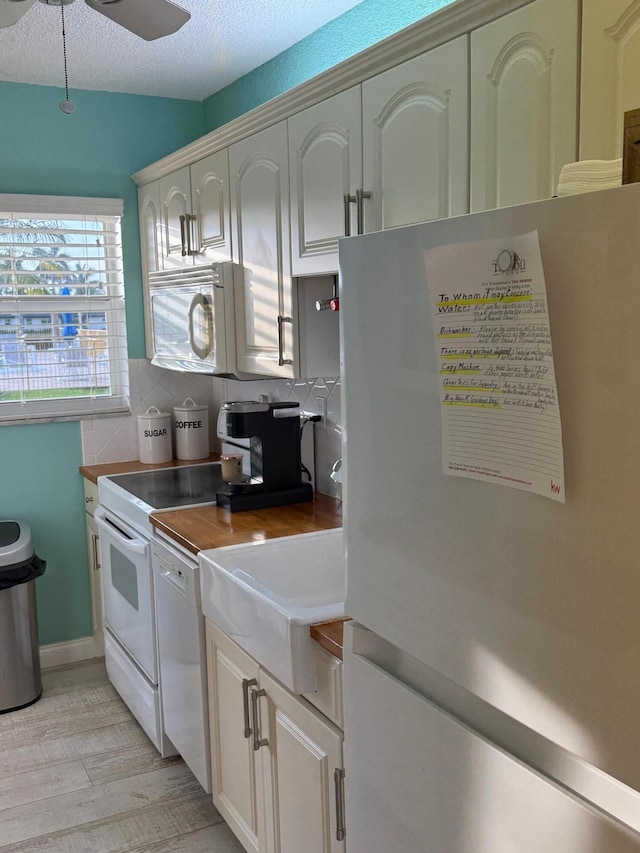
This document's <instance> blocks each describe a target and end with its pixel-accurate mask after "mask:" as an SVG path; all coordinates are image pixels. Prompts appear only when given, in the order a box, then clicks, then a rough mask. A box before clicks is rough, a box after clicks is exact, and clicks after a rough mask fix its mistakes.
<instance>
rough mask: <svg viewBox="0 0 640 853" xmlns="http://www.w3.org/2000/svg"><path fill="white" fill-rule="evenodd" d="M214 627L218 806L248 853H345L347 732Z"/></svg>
mask: <svg viewBox="0 0 640 853" xmlns="http://www.w3.org/2000/svg"><path fill="white" fill-rule="evenodd" d="M206 628H207V673H208V681H209V709H210V710H209V712H210V715H211V720H210V725H211V764H212V775H213V779H212V797H213V802H214V805H215V806H216V808H217V809H218V810H219V812H220V814H221V815H222V816H223V817H224V819H225V820H226V822H227V823H228V825H229V827H230V828H231V829H232V830H233V832H234V833H235V835H236V836H237V838H238V839H239V840H240V842H241V843H242V844H243V845H244V847H245V849H246V850H247V851H258V853H302V851H304V853H344V851H345V849H346V848H345V840H344V835H345V832H344V808H343V802H344V799H343V790H342V786H343V778H344V772H343V766H342V732H341V731H340V730H339V729H338V728H337V727H336V726H334V725H333V724H332V723H330V722H329V721H328V720H326V719H325V718H324V717H323V716H322V715H321V714H320V713H318V712H317V711H316V710H315V709H314V708H312V707H311V706H310V705H309V703H308V702H307V701H306V700H304V699H302V698H301V697H299V696H296V695H294V694H293V693H290V692H289V691H288V690H287V689H286V688H284V687H283V686H282V685H281V684H280V683H279V682H277V681H275V680H274V679H273V678H272V677H271V676H270V675H269V674H268V673H267V672H265V671H264V670H263V669H261V668H260V667H259V665H258V664H257V663H256V662H255V661H254V660H253V659H252V658H251V657H250V656H249V655H247V654H246V653H245V652H244V651H243V650H242V649H241V648H240V647H239V646H238V645H237V644H236V643H235V642H233V640H231V639H229V637H227V636H226V634H224V633H223V632H222V631H220V630H219V629H218V628H217V627H216V626H215V625H214V624H212V623H211V622H210V621H208V620H207V623H206Z"/></svg>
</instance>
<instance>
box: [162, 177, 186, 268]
mask: <svg viewBox="0 0 640 853" xmlns="http://www.w3.org/2000/svg"><path fill="white" fill-rule="evenodd" d="M159 184H160V208H161V211H162V252H163V267H164V269H175V268H176V267H183V266H191V265H192V264H193V256H192V255H190V254H189V248H190V244H189V240H190V231H189V229H188V225H189V224H190V223H189V221H188V220H187V216H189V215H190V214H191V179H190V176H189V167H188V166H185V167H184V168H183V169H179V170H178V171H177V172H174V173H173V174H171V175H167V176H166V177H164V178H160V181H159Z"/></svg>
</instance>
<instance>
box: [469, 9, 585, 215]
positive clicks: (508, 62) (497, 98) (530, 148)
mask: <svg viewBox="0 0 640 853" xmlns="http://www.w3.org/2000/svg"><path fill="white" fill-rule="evenodd" d="M577 42H578V8H577V0H535V2H534V3H531V4H529V5H528V6H525V7H523V8H522V9H518V10H517V11H516V12H511V13H510V14H509V15H505V16H504V17H502V18H499V19H498V20H497V21H493V22H492V23H491V24H487V25H486V26H484V27H481V28H480V29H478V30H476V31H475V32H473V33H471V210H472V211H478V210H487V209H490V208H495V207H506V206H508V205H512V204H521V203H524V202H528V201H536V200H537V199H543V198H550V197H551V196H552V195H553V194H554V193H555V190H556V186H557V183H558V175H559V173H560V169H561V168H562V166H563V165H564V164H565V163H571V162H574V161H575V160H576V75H577V46H578V45H577Z"/></svg>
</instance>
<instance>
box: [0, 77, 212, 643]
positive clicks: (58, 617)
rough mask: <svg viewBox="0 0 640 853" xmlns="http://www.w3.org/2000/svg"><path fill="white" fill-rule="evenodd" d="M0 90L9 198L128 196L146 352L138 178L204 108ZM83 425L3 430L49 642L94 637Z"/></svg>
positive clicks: (8, 500) (138, 338)
mask: <svg viewBox="0 0 640 853" xmlns="http://www.w3.org/2000/svg"><path fill="white" fill-rule="evenodd" d="M63 97H64V92H63V91H61V90H60V89H54V88H49V87H45V86H27V85H22V84H12V83H0V114H1V115H2V122H1V131H0V193H37V194H51V195H78V196H101V197H107V198H122V199H123V200H124V217H123V220H122V238H123V249H124V265H125V266H124V273H125V284H126V304H127V324H128V336H129V355H130V357H131V358H143V357H144V321H143V309H142V276H141V270H140V243H139V237H138V207H137V194H136V186H135V184H134V182H133V181H132V180H131V178H130V175H131V174H132V172H135V171H137V170H138V169H141V168H142V167H143V166H147V165H149V163H153V162H154V161H155V160H158V159H160V158H161V157H164V156H165V155H167V154H170V153H171V152H172V151H175V150H176V149H177V148H180V147H182V146H183V145H186V144H188V143H189V142H192V141H193V140H194V139H197V138H198V137H200V136H202V135H203V133H204V132H205V126H204V108H203V105H202V104H201V103H198V102H195V101H182V100H171V99H165V98H149V97H142V96H137V95H118V94H111V93H107V92H86V91H74V92H72V93H71V97H72V99H73V100H74V101H75V103H76V112H75V113H74V114H73V115H70V116H69V115H65V114H64V113H62V112H61V111H60V109H59V108H58V104H59V103H60V101H61V100H63ZM81 464H82V447H81V439H80V424H79V423H78V422H69V423H54V424H40V425H36V424H29V425H18V426H2V427H0V518H16V517H23V518H25V519H26V520H27V521H28V522H29V523H30V524H31V528H32V532H33V537H34V542H35V545H36V548H37V553H38V554H39V555H40V556H42V557H43V558H44V559H46V560H47V563H48V566H47V571H46V573H45V575H44V576H43V577H42V578H41V579H40V580H38V582H37V585H36V588H37V591H38V621H39V626H40V642H41V643H43V644H46V643H55V642H61V641H63V640H71V639H75V638H78V637H86V636H89V635H90V634H91V611H90V606H89V601H90V596H89V578H88V572H87V546H86V539H85V520H84V501H83V497H82V495H83V490H82V478H81V477H80V475H79V473H78V467H79V466H80V465H81Z"/></svg>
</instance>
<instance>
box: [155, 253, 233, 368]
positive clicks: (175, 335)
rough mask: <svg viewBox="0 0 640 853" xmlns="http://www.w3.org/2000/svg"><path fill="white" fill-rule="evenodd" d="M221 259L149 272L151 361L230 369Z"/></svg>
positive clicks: (228, 295) (170, 365)
mask: <svg viewBox="0 0 640 853" xmlns="http://www.w3.org/2000/svg"><path fill="white" fill-rule="evenodd" d="M224 267H225V265H222V264H219V265H209V266H208V267H206V268H202V269H198V268H194V269H189V270H186V271H184V272H180V273H176V272H171V273H169V274H168V273H167V272H159V273H151V274H150V276H149V283H150V291H149V298H150V302H151V317H152V328H153V359H152V362H153V364H156V365H158V366H159V367H165V368H169V369H172V370H184V371H190V372H196V373H211V374H215V373H227V372H230V365H229V364H228V359H227V352H228V349H229V342H228V341H227V336H228V334H229V329H228V325H229V324H228V323H227V322H226V312H227V310H228V306H227V303H228V302H229V299H230V298H232V292H231V291H230V287H229V285H228V284H225V282H224Z"/></svg>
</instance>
